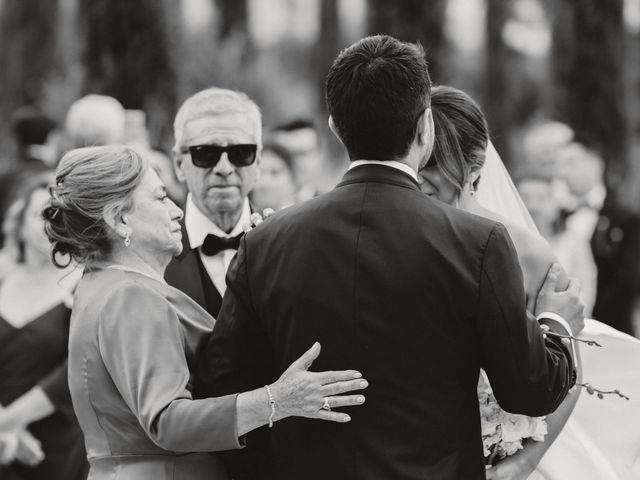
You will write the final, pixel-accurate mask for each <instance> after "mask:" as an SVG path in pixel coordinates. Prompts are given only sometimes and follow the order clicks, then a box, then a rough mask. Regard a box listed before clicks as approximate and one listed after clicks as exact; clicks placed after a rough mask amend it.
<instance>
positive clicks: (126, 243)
mask: <svg viewBox="0 0 640 480" xmlns="http://www.w3.org/2000/svg"><path fill="white" fill-rule="evenodd" d="M129 245H131V234H130V233H127V234H125V236H124V246H125V247H128V246H129Z"/></svg>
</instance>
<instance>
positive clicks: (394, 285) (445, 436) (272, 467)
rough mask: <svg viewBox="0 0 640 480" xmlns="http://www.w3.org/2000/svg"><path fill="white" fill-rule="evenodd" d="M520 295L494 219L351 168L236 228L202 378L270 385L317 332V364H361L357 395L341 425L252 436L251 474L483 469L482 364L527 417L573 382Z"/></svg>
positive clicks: (376, 474) (479, 474)
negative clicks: (360, 398)
mask: <svg viewBox="0 0 640 480" xmlns="http://www.w3.org/2000/svg"><path fill="white" fill-rule="evenodd" d="M525 303H526V302H525V294H524V291H523V279H522V272H521V270H520V267H519V264H518V260H517V257H516V252H515V250H514V247H513V244H512V243H511V241H510V239H509V236H508V234H507V231H506V229H505V228H504V227H503V226H502V225H501V224H498V223H495V222H492V221H489V220H487V219H484V218H480V217H477V216H474V215H471V214H468V213H466V212H463V211H460V210H457V209H455V208H452V207H449V206H447V205H445V204H443V203H440V202H439V201H437V200H434V199H431V198H429V197H428V196H426V195H424V194H423V193H422V192H421V191H420V189H419V187H418V184H417V183H416V182H415V181H414V180H413V179H412V178H411V177H410V176H408V175H406V174H405V173H403V172H401V171H398V170H396V169H393V168H391V167H388V166H383V165H364V166H358V167H356V168H354V169H352V170H350V171H349V172H347V174H346V175H345V177H344V178H343V180H342V182H341V183H340V184H339V185H338V186H337V187H336V188H335V189H334V190H333V191H331V192H329V193H327V194H325V195H321V196H320V197H317V198H315V199H313V200H310V201H308V202H306V203H304V204H301V205H297V206H294V207H290V208H288V209H286V210H284V211H282V212H279V213H278V214H276V215H275V216H274V217H272V218H271V219H269V220H267V221H266V222H264V223H263V224H261V225H260V226H258V227H257V228H255V229H254V230H253V231H251V232H249V233H248V234H247V235H245V237H244V238H243V240H242V241H241V243H240V248H239V250H238V254H237V255H236V257H235V260H234V262H233V263H232V265H231V267H230V269H229V272H228V274H227V293H226V295H225V298H224V301H223V304H222V309H221V312H220V315H219V317H218V321H217V323H216V325H215V327H214V330H213V333H212V335H211V337H210V339H209V343H208V345H207V347H206V349H205V351H204V352H203V354H202V355H201V357H200V365H199V383H198V385H197V391H198V392H199V394H200V395H216V396H217V395H222V394H225V393H231V392H237V391H245V390H250V389H253V388H258V387H261V386H263V385H265V384H270V383H272V382H274V381H276V380H277V379H278V377H279V376H280V375H281V373H282V372H283V371H284V370H285V369H286V368H287V367H288V366H289V365H290V364H291V363H292V362H293V361H294V360H296V359H297V358H298V357H299V356H300V355H301V354H302V353H304V352H305V351H306V350H307V349H308V348H310V347H311V345H312V344H313V343H314V342H315V341H319V342H320V343H321V345H322V352H321V354H320V356H319V358H318V359H317V360H316V361H315V362H314V364H313V365H312V367H311V369H312V370H314V371H323V370H343V369H357V370H359V371H360V372H362V374H363V376H364V378H366V379H367V380H368V381H369V387H368V388H367V389H366V390H365V391H364V392H363V393H364V395H365V396H366V402H365V404H364V405H362V406H357V407H351V408H348V409H344V411H346V412H348V413H349V414H350V415H351V421H350V422H349V423H346V424H341V423H334V422H327V421H321V420H311V419H306V418H287V419H285V420H282V421H280V422H277V423H276V424H275V425H274V427H273V428H272V429H270V430H268V437H269V440H268V442H266V443H263V442H254V441H252V438H251V437H249V439H248V440H247V443H248V447H247V450H249V452H251V450H252V449H260V450H261V455H260V461H261V464H260V465H259V466H258V467H257V468H256V469H255V470H254V471H253V478H260V479H262V478H265V479H266V478H269V479H272V478H273V479H279V480H287V479H291V480H293V479H296V480H297V479H300V478H304V479H307V480H313V479H318V480H326V479H327V478H331V479H338V480H341V479H345V480H346V479H362V480H372V479H393V480H403V479H406V480H413V479H415V480H417V479H421V480H424V479H438V480H447V479H451V480H453V479H456V480H458V479H465V480H470V479H482V478H484V477H485V467H484V461H483V453H482V452H483V449H482V442H481V433H480V417H479V411H478V396H477V384H478V374H479V370H480V368H483V369H485V370H486V372H487V374H488V377H489V379H490V381H491V384H492V386H493V389H494V391H495V395H496V397H497V399H498V401H499V402H500V405H501V406H502V407H503V408H504V409H506V410H508V411H511V412H517V413H522V414H526V415H532V416H539V415H544V414H547V413H550V412H552V411H553V410H554V409H555V408H556V407H557V406H558V405H559V404H560V403H561V401H562V400H563V399H564V397H565V395H566V393H567V391H568V389H569V388H570V386H571V385H572V376H573V368H572V365H573V363H572V358H571V354H570V352H569V351H568V349H567V348H565V347H564V346H563V344H562V343H560V342H556V341H553V340H548V339H545V338H544V337H543V335H542V333H541V330H540V328H539V326H538V324H537V322H536V320H535V318H533V317H532V316H530V315H528V314H527V312H526V309H525ZM320 407H321V404H319V405H318V409H320ZM276 408H277V405H276ZM232 467H233V466H232Z"/></svg>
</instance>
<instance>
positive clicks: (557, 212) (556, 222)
mask: <svg viewBox="0 0 640 480" xmlns="http://www.w3.org/2000/svg"><path fill="white" fill-rule="evenodd" d="M517 187H518V191H519V193H520V196H521V197H522V200H523V202H524V204H525V206H526V207H527V210H529V213H530V214H531V217H532V218H533V221H534V222H535V224H536V227H538V230H539V231H540V234H541V235H542V236H543V237H544V238H545V239H546V240H547V241H548V242H549V246H550V247H551V249H552V250H553V253H554V254H555V255H556V257H557V258H558V261H559V262H560V263H561V264H562V266H563V267H564V268H565V270H566V271H567V274H568V275H569V276H571V277H574V278H577V279H578V280H579V281H580V287H581V288H580V300H582V303H583V304H584V313H585V315H586V316H591V313H592V310H593V305H594V303H595V295H596V279H597V273H598V272H597V269H596V265H595V263H594V260H593V255H592V254H591V246H590V243H589V238H586V237H584V236H581V235H580V234H578V233H577V232H575V231H573V230H570V229H568V228H567V225H566V213H565V212H564V210H563V208H564V203H565V202H564V201H563V198H566V193H565V189H566V186H565V185H564V181H562V180H559V179H553V178H551V177H550V176H548V175H546V174H540V173H535V172H533V171H530V172H527V173H525V174H523V175H521V176H520V178H519V180H518V182H517Z"/></svg>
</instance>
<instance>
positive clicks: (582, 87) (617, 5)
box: [553, 0, 640, 334]
mask: <svg viewBox="0 0 640 480" xmlns="http://www.w3.org/2000/svg"><path fill="white" fill-rule="evenodd" d="M623 6H624V5H623V0H609V1H607V2H601V1H599V0H581V1H580V2H575V1H572V0H559V1H557V2H554V3H553V12H554V13H555V19H554V48H553V66H554V69H553V72H554V77H555V85H556V91H555V97H554V100H555V101H554V104H555V106H556V117H557V118H558V119H560V120H562V121H564V122H566V123H568V124H569V125H571V126H572V127H573V128H574V130H575V132H576V139H577V140H578V141H580V142H582V143H584V144H586V145H587V146H589V147H591V148H593V149H595V150H596V151H598V152H599V153H600V154H601V155H602V157H603V159H604V161H605V166H606V168H605V184H606V187H607V198H606V200H605V204H604V207H603V209H602V211H601V212H600V218H599V221H598V225H597V227H596V229H595V232H594V235H593V238H592V241H591V246H592V249H593V255H594V259H595V261H596V265H597V267H598V285H597V296H596V304H595V306H594V309H593V315H594V317H595V318H597V319H598V320H601V321H603V322H605V323H608V324H609V325H612V326H614V327H616V328H617V329H619V330H621V331H623V332H626V333H630V334H633V328H632V318H633V309H634V305H635V300H636V298H637V295H638V286H639V284H640V283H639V280H640V205H638V203H637V202H638V200H640V199H639V198H638V195H637V193H638V186H637V185H634V184H635V183H637V180H638V178H637V176H635V175H633V170H631V169H630V168H629V167H630V165H629V163H628V141H629V126H628V118H629V117H628V111H627V105H626V102H627V95H626V88H625V67H624V59H625V54H624V47H625V32H624V24H623ZM634 192H635V195H632V194H633V193H634Z"/></svg>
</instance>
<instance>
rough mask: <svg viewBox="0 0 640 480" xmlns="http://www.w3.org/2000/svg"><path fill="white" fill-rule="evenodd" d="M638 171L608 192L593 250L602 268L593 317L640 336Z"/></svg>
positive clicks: (596, 230) (592, 246)
mask: <svg viewBox="0 0 640 480" xmlns="http://www.w3.org/2000/svg"><path fill="white" fill-rule="evenodd" d="M639 153H640V152H639ZM637 171H638V167H637V166H635V167H634V168H632V170H631V172H629V173H628V174H627V175H626V176H625V178H624V179H623V181H622V184H621V186H620V188H619V189H618V190H617V191H612V190H610V191H609V192H608V195H607V196H606V198H605V200H604V205H603V207H602V210H601V211H600V215H599V217H598V221H597V224H596V227H595V231H594V232H593V237H592V238H591V249H592V251H593V257H594V259H595V262H596V265H597V267H598V286H597V295H596V304H595V306H594V307H593V316H594V317H595V318H597V319H598V320H601V321H603V322H604V323H606V324H608V325H611V326H612V327H614V328H616V329H618V330H620V331H622V332H625V333H628V334H629V335H634V334H635V335H636V336H639V337H640V332H638V331H635V329H634V310H635V306H636V301H637V298H638V292H639V288H640V185H639V184H638V178H639V177H638V174H637Z"/></svg>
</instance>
